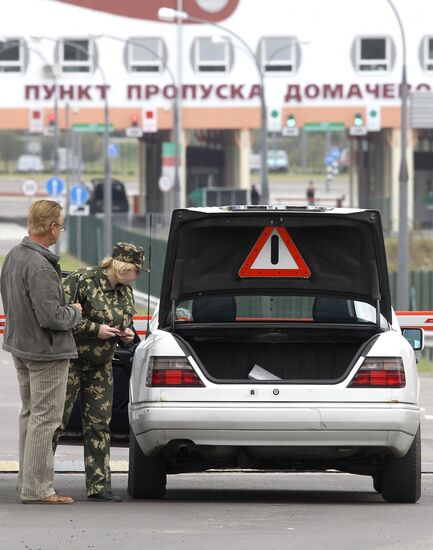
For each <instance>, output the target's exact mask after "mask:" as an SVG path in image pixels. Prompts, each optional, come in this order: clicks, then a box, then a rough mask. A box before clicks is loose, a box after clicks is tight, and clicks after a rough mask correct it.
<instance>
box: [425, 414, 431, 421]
mask: <svg viewBox="0 0 433 550" xmlns="http://www.w3.org/2000/svg"><path fill="white" fill-rule="evenodd" d="M424 418H425V419H426V420H433V414H425V415H424Z"/></svg>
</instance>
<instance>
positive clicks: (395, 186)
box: [390, 128, 414, 233]
mask: <svg viewBox="0 0 433 550" xmlns="http://www.w3.org/2000/svg"><path fill="white" fill-rule="evenodd" d="M400 139H401V130H400V129H399V128H396V129H394V130H391V139H390V149H391V174H390V176H391V202H392V206H391V227H392V232H393V233H398V218H399V201H400V189H399V179H398V178H399V171H400ZM413 157H414V155H413V136H412V132H411V131H409V132H408V135H407V169H408V174H409V182H408V223H409V231H411V230H412V228H413V216H414V211H413V205H414V200H413V193H414V169H413V168H414V162H413Z"/></svg>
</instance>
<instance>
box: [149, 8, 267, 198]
mask: <svg viewBox="0 0 433 550" xmlns="http://www.w3.org/2000/svg"><path fill="white" fill-rule="evenodd" d="M158 17H159V18H160V19H161V20H163V21H175V20H178V21H181V20H189V21H194V22H196V23H202V24H205V25H211V26H212V27H216V28H218V29H221V30H222V31H224V32H226V33H228V34H230V35H232V36H234V37H235V38H236V39H237V40H239V42H240V43H241V44H242V46H243V47H244V48H245V50H246V51H247V52H248V53H249V54H250V56H251V58H252V59H253V61H254V64H255V66H256V69H257V73H258V75H259V79H260V136H261V154H260V157H261V171H260V179H261V198H262V202H263V204H268V203H269V185H268V120H267V113H266V98H265V82H264V80H265V79H264V75H263V70H262V67H261V65H260V62H259V60H258V59H257V56H256V54H255V53H254V52H253V50H252V49H251V47H250V46H249V44H248V43H247V42H246V41H245V40H244V39H243V38H242V37H241V36H239V35H238V34H237V33H235V32H234V31H232V30H231V29H229V28H227V27H225V26H223V25H220V24H219V23H214V22H213V21H206V20H205V19H200V18H198V17H193V16H191V15H189V14H188V13H186V12H185V11H179V10H173V9H171V8H160V9H159V10H158ZM179 64H180V62H179Z"/></svg>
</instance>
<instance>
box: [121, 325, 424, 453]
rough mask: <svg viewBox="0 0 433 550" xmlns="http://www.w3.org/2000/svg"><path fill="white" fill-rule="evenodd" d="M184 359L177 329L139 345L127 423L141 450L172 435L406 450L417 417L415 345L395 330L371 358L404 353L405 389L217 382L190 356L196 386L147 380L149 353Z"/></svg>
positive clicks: (199, 441) (222, 442)
mask: <svg viewBox="0 0 433 550" xmlns="http://www.w3.org/2000/svg"><path fill="white" fill-rule="evenodd" d="M158 355H160V356H163V357H166V356H179V357H185V354H184V353H183V351H182V349H181V347H180V346H179V344H178V343H177V342H176V340H175V338H174V337H173V335H172V334H170V333H168V332H165V331H162V330H155V331H154V332H152V334H151V335H150V336H149V338H147V339H146V340H145V341H143V342H142V343H141V344H140V346H139V347H138V349H137V351H136V353H135V358H134V365H133V371H132V378H131V405H130V422H131V427H132V429H133V431H134V433H135V435H136V437H137V440H138V442H139V444H140V447H141V448H142V450H143V451H144V452H145V453H146V454H148V455H149V456H152V455H154V454H155V453H158V452H159V451H160V450H161V447H163V446H165V445H167V444H168V443H169V442H170V441H171V440H179V439H181V440H190V441H192V442H194V443H195V444H196V445H217V446H239V445H241V446H260V445H262V446H269V445H270V446H281V445H282V446H284V445H287V446H317V445H319V446H341V447H342V449H344V448H345V447H347V446H365V447H369V446H384V447H388V448H389V449H390V451H391V452H392V453H393V454H395V455H396V456H403V455H405V454H406V453H407V451H408V449H409V447H410V445H411V443H412V441H413V438H414V436H415V434H416V432H417V429H418V426H419V422H420V406H419V378H418V374H417V369H416V360H415V355H414V352H413V349H412V348H411V346H410V345H409V343H408V342H407V340H406V339H405V338H404V337H403V336H402V335H401V333H400V332H399V331H397V330H390V331H388V332H385V333H383V334H381V335H380V336H379V338H378V339H377V341H376V343H375V344H374V345H373V347H372V348H371V349H370V350H369V352H368V356H371V357H389V356H390V355H392V356H396V355H397V356H401V358H402V359H403V364H404V369H405V374H406V386H405V387H404V388H396V389H387V388H377V389H371V388H368V389H366V388H350V387H348V385H349V383H350V381H351V379H352V378H353V376H354V375H355V373H356V372H357V370H358V369H359V367H360V365H361V363H362V361H363V357H360V358H359V359H358V361H357V362H356V364H355V365H354V367H353V368H352V370H351V372H350V373H349V374H348V376H347V378H346V379H345V380H343V381H341V382H339V383H337V384H332V385H317V384H311V385H287V384H278V383H275V384H271V385H269V384H267V385H262V384H254V383H253V381H251V383H247V384H220V383H218V384H216V383H214V382H212V381H210V380H209V379H207V378H206V377H205V375H204V374H203V373H202V372H201V371H200V369H199V367H198V365H197V363H196V362H195V361H194V358H193V357H192V356H189V357H188V358H187V359H188V361H189V362H190V364H191V365H192V366H193V368H194V370H195V371H196V372H197V374H198V376H199V377H200V379H201V380H202V382H203V387H197V388H195V387H194V388H173V387H169V388H152V387H148V386H147V385H146V379H147V369H148V365H149V358H150V357H151V356H158Z"/></svg>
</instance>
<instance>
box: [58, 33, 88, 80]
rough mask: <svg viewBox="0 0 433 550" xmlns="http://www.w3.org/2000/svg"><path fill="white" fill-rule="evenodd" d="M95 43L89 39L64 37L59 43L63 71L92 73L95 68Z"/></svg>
mask: <svg viewBox="0 0 433 550" xmlns="http://www.w3.org/2000/svg"><path fill="white" fill-rule="evenodd" d="M94 56H95V45H94V43H93V41H92V40H88V39H84V38H83V39H75V38H74V39H69V38H63V39H61V40H60V44H59V57H60V66H61V69H62V72H63V73H91V72H93V70H94Z"/></svg>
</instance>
